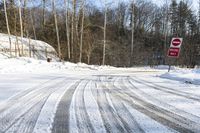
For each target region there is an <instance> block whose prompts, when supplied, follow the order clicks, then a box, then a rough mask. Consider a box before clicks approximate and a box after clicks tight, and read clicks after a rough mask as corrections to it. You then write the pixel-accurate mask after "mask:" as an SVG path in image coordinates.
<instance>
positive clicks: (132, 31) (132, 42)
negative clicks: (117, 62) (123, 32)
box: [130, 0, 135, 67]
mask: <svg viewBox="0 0 200 133" xmlns="http://www.w3.org/2000/svg"><path fill="white" fill-rule="evenodd" d="M132 4H133V7H132V27H131V57H130V67H131V66H132V65H133V48H134V6H135V2H134V0H133V3H132Z"/></svg>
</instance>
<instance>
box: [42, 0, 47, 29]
mask: <svg viewBox="0 0 200 133" xmlns="http://www.w3.org/2000/svg"><path fill="white" fill-rule="evenodd" d="M45 10H46V0H43V10H42V16H43V18H42V26H43V28H44V27H45V25H46V19H45V17H46V16H45V15H46V14H45Z"/></svg>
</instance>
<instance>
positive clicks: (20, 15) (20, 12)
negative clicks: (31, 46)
mask: <svg viewBox="0 0 200 133" xmlns="http://www.w3.org/2000/svg"><path fill="white" fill-rule="evenodd" d="M18 2H19V19H20V30H21V45H22V50H21V51H22V53H21V54H22V55H23V54H24V47H23V36H24V33H23V24H22V11H21V1H20V0H18ZM20 56H21V55H20Z"/></svg>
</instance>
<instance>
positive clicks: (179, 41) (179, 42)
mask: <svg viewBox="0 0 200 133" xmlns="http://www.w3.org/2000/svg"><path fill="white" fill-rule="evenodd" d="M182 41H183V39H182V38H172V41H171V45H170V48H172V47H173V48H180V47H181V45H182Z"/></svg>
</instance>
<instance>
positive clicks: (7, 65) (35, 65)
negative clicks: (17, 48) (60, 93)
mask: <svg viewBox="0 0 200 133" xmlns="http://www.w3.org/2000/svg"><path fill="white" fill-rule="evenodd" d="M0 55H1V54H0ZM110 68H112V67H108V66H95V65H87V64H84V63H78V64H74V63H70V62H57V61H52V62H47V61H45V60H37V59H33V58H28V57H18V58H6V57H5V56H0V74H11V73H59V72H60V73H71V72H72V73H73V72H74V71H77V72H78V71H81V72H84V71H85V72H89V71H90V72H91V71H99V70H107V69H110Z"/></svg>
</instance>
